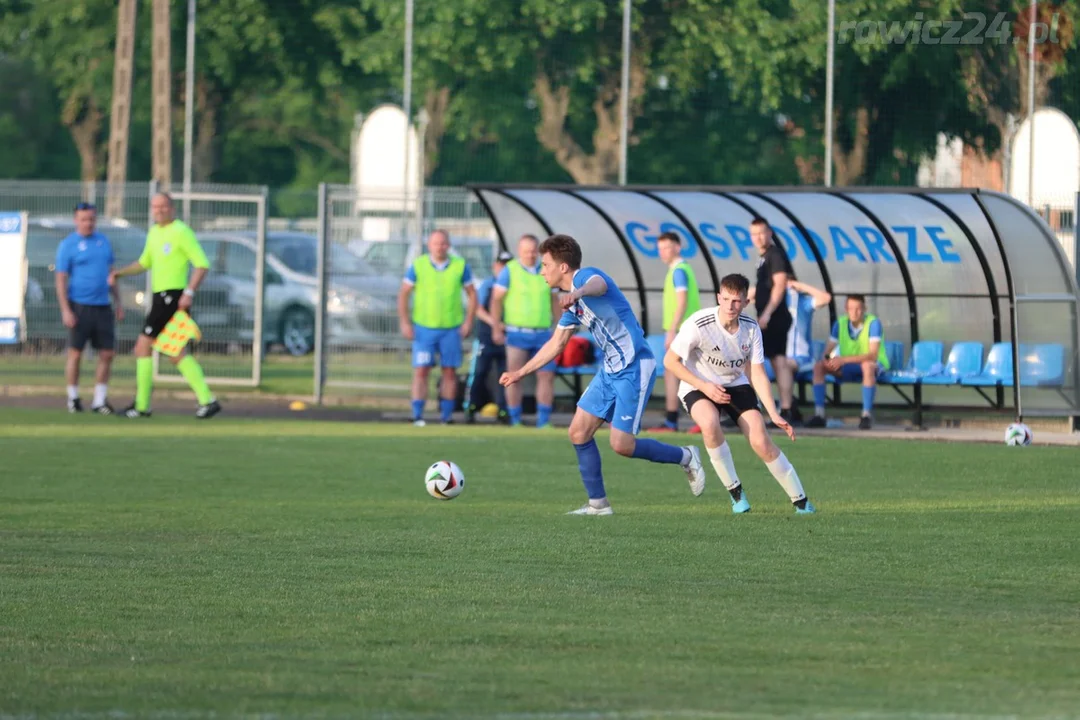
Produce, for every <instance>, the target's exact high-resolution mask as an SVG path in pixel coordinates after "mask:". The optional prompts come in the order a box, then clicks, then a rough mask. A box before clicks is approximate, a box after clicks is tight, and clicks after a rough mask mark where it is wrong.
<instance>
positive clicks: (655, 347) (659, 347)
mask: <svg viewBox="0 0 1080 720" xmlns="http://www.w3.org/2000/svg"><path fill="white" fill-rule="evenodd" d="M645 342H647V343H649V349H650V350H652V354H653V357H655V358H656V377H658V378H662V377H664V355H666V354H667V350H665V349H664V333H656V334H655V335H649V336H648V337H647V338H645Z"/></svg>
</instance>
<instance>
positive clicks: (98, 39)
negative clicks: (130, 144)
mask: <svg viewBox="0 0 1080 720" xmlns="http://www.w3.org/2000/svg"><path fill="white" fill-rule="evenodd" d="M0 17H3V18H4V22H3V23H2V24H0V52H2V53H4V54H5V55H8V56H10V57H12V58H17V59H20V60H22V61H24V62H26V63H27V64H28V65H29V67H31V68H33V69H34V71H36V72H37V73H38V74H39V75H40V76H41V77H42V78H47V79H48V81H49V82H50V84H51V85H52V87H53V90H54V92H55V94H56V97H57V99H58V101H59V106H60V119H61V122H62V123H63V125H64V127H66V128H67V129H68V132H69V133H70V134H71V139H72V141H73V142H74V144H75V148H76V150H77V151H78V154H79V160H80V164H81V170H80V177H81V178H82V179H83V180H84V181H90V180H95V179H97V178H98V177H100V175H101V173H102V170H103V168H104V144H103V130H104V127H105V125H104V123H105V118H106V112H107V108H108V107H109V96H110V93H111V84H112V63H113V60H112V41H113V36H114V34H115V28H116V22H115V21H116V5H115V3H114V2H111V1H110V0H0Z"/></svg>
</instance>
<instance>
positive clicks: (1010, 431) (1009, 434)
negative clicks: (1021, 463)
mask: <svg viewBox="0 0 1080 720" xmlns="http://www.w3.org/2000/svg"><path fill="white" fill-rule="evenodd" d="M1005 444H1006V445H1014V446H1018V447H1026V446H1027V445H1030V444H1031V428H1029V427H1028V426H1027V425H1025V424H1024V423H1013V424H1012V425H1010V426H1009V427H1007V428H1005Z"/></svg>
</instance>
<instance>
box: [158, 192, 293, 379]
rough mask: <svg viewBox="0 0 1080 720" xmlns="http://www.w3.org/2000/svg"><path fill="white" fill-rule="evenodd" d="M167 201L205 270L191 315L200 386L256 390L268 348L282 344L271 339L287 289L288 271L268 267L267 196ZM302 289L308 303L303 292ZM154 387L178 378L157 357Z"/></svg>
mask: <svg viewBox="0 0 1080 720" xmlns="http://www.w3.org/2000/svg"><path fill="white" fill-rule="evenodd" d="M173 201H174V203H175V205H176V207H177V209H178V210H179V211H180V215H181V217H186V218H187V223H188V224H189V225H190V226H191V228H192V230H194V231H195V235H196V237H197V238H198V240H199V244H200V245H201V246H202V249H203V252H205V253H206V258H207V260H208V261H209V263H210V271H209V272H208V273H207V275H206V278H205V279H204V280H203V282H202V284H201V285H200V287H199V290H198V292H197V293H196V294H195V301H194V305H193V306H192V311H191V315H192V317H193V318H194V320H195V322H196V323H197V324H198V326H199V329H200V330H201V332H202V339H201V340H200V341H199V342H198V343H196V344H195V346H194V351H195V352H196V353H198V355H199V359H200V362H201V363H202V365H203V371H204V372H205V374H206V379H207V381H208V382H209V383H211V384H229V385H250V386H258V385H259V382H260V380H261V372H262V358H263V352H264V350H265V347H266V344H267V343H269V342H274V341H277V340H279V339H280V337H279V335H277V334H275V331H276V330H277V328H278V327H279V324H280V314H281V310H282V306H283V305H286V304H287V303H285V302H284V301H283V296H284V295H286V294H287V293H288V291H289V289H290V285H291V284H292V283H290V277H289V273H288V270H287V269H286V268H281V267H276V266H275V264H274V263H273V262H272V261H271V262H267V258H266V246H267V237H266V196H265V194H262V193H260V194H257V195H251V194H225V193H196V192H192V193H182V192H181V193H174V194H173ZM268 266H269V267H268ZM268 285H269V286H270V288H271V289H270V291H269V292H267V286H268ZM301 289H302V292H303V294H304V296H305V297H308V298H310V297H311V295H312V294H311V292H310V287H309V286H308V285H307V284H304V285H303V287H302V288H301ZM268 331H269V332H268ZM155 380H165V381H182V378H181V377H180V374H179V373H178V372H177V370H176V368H175V366H174V365H173V364H172V363H171V362H167V361H166V359H165V358H162V357H161V356H160V355H159V354H156V355H155Z"/></svg>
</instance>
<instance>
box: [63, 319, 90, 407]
mask: <svg viewBox="0 0 1080 720" xmlns="http://www.w3.org/2000/svg"><path fill="white" fill-rule="evenodd" d="M71 310H72V312H74V313H75V327H73V328H71V329H70V330H68V351H67V360H66V361H65V363H64V380H65V382H67V409H68V412H71V413H77V412H82V410H83V406H82V400H80V399H79V365H80V364H81V363H82V351H83V348H85V347H86V341H87V332H86V323H85V322H84V320H83V317H82V315H83V313H82V312H81V311H80V307H79V305H78V304H76V303H72V304H71Z"/></svg>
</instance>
